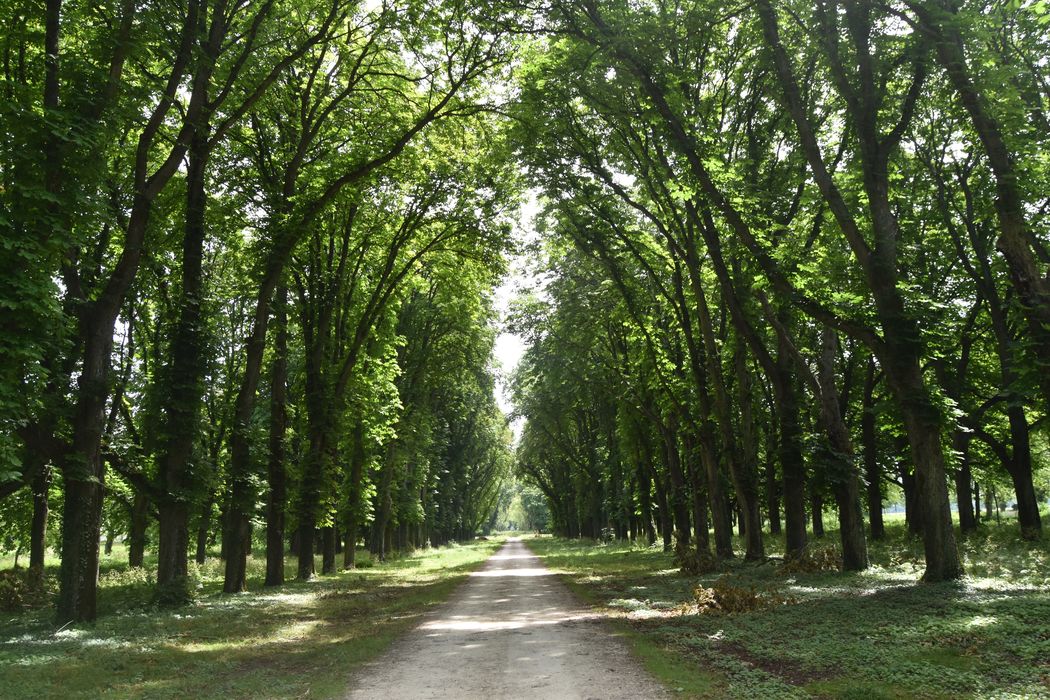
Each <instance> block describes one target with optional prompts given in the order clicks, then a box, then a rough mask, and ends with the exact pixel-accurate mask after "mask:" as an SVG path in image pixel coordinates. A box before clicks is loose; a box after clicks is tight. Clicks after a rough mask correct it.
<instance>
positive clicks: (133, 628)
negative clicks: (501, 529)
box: [0, 539, 502, 700]
mask: <svg viewBox="0 0 1050 700" xmlns="http://www.w3.org/2000/svg"><path fill="white" fill-rule="evenodd" d="M501 544H502V541H501V540H498V539H493V540H481V541H477V542H474V543H471V544H466V545H460V546H452V547H442V548H436V549H431V550H427V551H425V552H418V553H416V554H414V555H411V556H406V557H403V558H396V559H391V560H390V561H388V562H386V563H382V564H374V565H370V564H371V563H370V562H368V561H365V562H363V563H364V564H365V565H367V566H366V567H365V568H358V569H356V570H354V571H348V572H341V573H338V574H335V575H331V576H321V577H318V578H317V579H315V580H313V581H310V582H307V583H289V584H287V585H285V586H283V587H281V588H277V589H263V587H262V573H263V568H264V562H261V561H259V560H253V559H250V560H249V567H250V570H249V581H248V587H249V592H248V593H244V594H238V595H223V594H222V593H220V592H219V591H220V590H221V586H222V572H221V562H219V561H218V559H217V558H216V559H211V560H209V562H208V563H207V564H205V566H204V567H202V569H201V570H200V572H199V574H198V577H199V581H200V586H201V589H200V591H199V597H198V600H197V601H196V602H195V603H193V604H192V605H189V606H186V607H183V608H176V609H165V608H158V607H157V606H156V605H154V604H153V603H152V602H151V600H152V595H153V587H152V584H151V577H152V575H153V574H152V570H151V569H149V568H148V566H147V568H146V569H128V568H127V567H126V565H124V564H123V563H122V562H120V560H119V557H121V556H122V552H121V551H120V550H119V548H118V549H117V550H116V551H114V553H113V556H112V557H109V558H107V559H105V560H104V561H103V565H102V576H101V582H100V594H99V619H98V621H97V622H96V623H94V624H90V625H79V626H76V627H68V628H65V629H59V630H56V629H55V625H54V624H53V623H52V619H51V616H52V614H53V611H52V609H51V608H50V607H41V608H39V609H34V610H27V611H23V612H20V613H17V614H16V613H0V697H4V698H34V699H36V698H63V699H64V700H66V699H70V698H194V699H197V698H223V699H226V700H232V699H233V698H298V697H307V696H308V697H311V698H314V697H320V698H325V697H340V696H342V695H343V694H344V693H345V692H346V689H347V686H348V683H349V679H350V676H351V674H352V672H353V670H354V669H355V668H357V667H358V666H359V665H360V664H362V663H364V662H366V661H368V660H369V659H371V658H373V657H375V656H377V655H378V654H380V653H382V652H383V651H385V650H386V649H387V647H389V646H390V644H391V643H393V641H394V640H395V639H396V638H397V637H398V636H399V635H401V634H402V633H403V632H404V631H406V630H407V629H410V628H411V627H413V626H415V625H416V624H418V622H419V620H420V618H421V616H422V615H424V614H425V613H426V612H427V611H428V610H429V609H431V608H432V607H434V606H436V605H438V604H439V603H440V602H442V601H444V600H445V599H446V598H448V597H449V595H451V593H452V591H453V590H454V589H455V588H456V586H457V585H459V584H460V583H461V582H462V581H463V580H464V579H466V578H467V577H468V575H469V574H470V572H471V571H473V570H474V569H476V568H478V567H479V566H480V565H481V564H482V563H483V562H484V561H485V560H486V559H488V557H489V556H490V555H491V554H492V553H493V552H494V551H495V550H496V549H497V548H498V547H499V546H500V545H501ZM125 561H126V560H125ZM147 564H149V562H148V561H147ZM318 564H320V562H318ZM286 570H287V571H290V572H293V573H294V571H295V564H294V562H292V561H290V560H289V562H288V565H287V568H286ZM50 573H51V574H57V570H55V571H51V572H50Z"/></svg>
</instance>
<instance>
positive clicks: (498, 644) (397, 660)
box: [348, 540, 667, 700]
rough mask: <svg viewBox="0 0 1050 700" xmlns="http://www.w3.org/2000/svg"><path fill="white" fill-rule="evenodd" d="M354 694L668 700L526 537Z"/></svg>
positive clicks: (380, 663) (365, 674)
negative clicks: (547, 565) (538, 553)
mask: <svg viewBox="0 0 1050 700" xmlns="http://www.w3.org/2000/svg"><path fill="white" fill-rule="evenodd" d="M348 697H349V698H352V699H355V700H364V699H365V698H368V699H369V700H372V699H375V700H410V699H415V698H457V699H463V700H468V699H471V698H480V699H482V700H497V699H499V698H558V699H561V698H603V699H604V698H624V699H625V700H626V699H627V698H631V699H632V700H635V699H639V698H663V697H667V695H666V693H665V692H664V691H663V689H662V688H661V687H660V686H659V685H658V684H657V683H656V681H654V680H653V679H652V677H651V676H649V674H648V673H646V671H645V670H644V669H642V667H641V665H640V664H639V663H638V662H637V661H636V660H635V659H634V657H632V656H631V654H630V652H629V651H628V650H627V648H626V646H625V645H624V643H623V642H622V641H621V640H619V639H618V638H616V637H614V636H613V634H612V632H611V631H610V630H609V629H607V627H606V626H605V625H604V624H603V623H602V622H601V620H600V619H599V618H598V617H597V616H596V615H595V614H594V613H592V612H591V611H590V610H588V609H587V608H586V607H584V606H582V605H581V604H580V603H579V602H578V601H577V600H576V598H575V597H574V596H573V595H572V593H570V591H569V589H568V588H566V587H565V584H563V583H561V582H560V581H558V580H557V578H556V577H555V576H553V575H552V574H551V572H550V570H549V569H547V568H546V567H544V566H543V563H542V561H541V560H540V558H539V557H537V556H536V555H534V554H533V553H532V552H530V551H529V550H528V548H526V547H525V545H524V544H522V543H521V542H520V541H519V540H510V541H509V542H507V544H506V545H504V546H503V547H502V548H501V549H500V550H499V551H498V552H496V554H494V555H493V556H492V557H491V558H490V559H489V560H488V561H487V562H486V563H485V566H484V567H483V568H482V569H481V570H480V571H478V572H476V573H474V574H471V577H470V580H469V581H467V583H465V584H464V585H463V586H461V587H460V588H459V589H458V590H457V591H456V593H455V594H454V596H453V597H452V599H451V600H450V601H449V602H447V603H445V604H444V605H442V606H441V607H440V608H438V609H437V610H436V611H434V612H433V613H431V614H430V615H428V616H427V619H426V621H425V622H424V623H423V624H421V625H420V626H419V627H417V628H416V629H414V630H413V631H412V632H410V633H409V634H407V635H406V636H405V637H404V638H403V639H402V640H401V641H400V642H398V643H397V644H395V645H394V647H393V648H392V649H390V651H388V652H387V653H386V654H384V655H383V656H381V657H380V658H379V659H377V660H376V661H374V662H372V663H370V664H367V665H366V666H365V667H364V668H362V669H361V670H360V671H359V672H358V673H357V674H356V676H355V678H354V683H353V685H352V688H351V691H350V695H349V696H348Z"/></svg>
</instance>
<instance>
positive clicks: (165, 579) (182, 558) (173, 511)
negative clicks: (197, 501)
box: [157, 500, 189, 596]
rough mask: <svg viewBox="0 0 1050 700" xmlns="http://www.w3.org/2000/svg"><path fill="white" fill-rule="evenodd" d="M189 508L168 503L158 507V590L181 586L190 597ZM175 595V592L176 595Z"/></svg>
mask: <svg viewBox="0 0 1050 700" xmlns="http://www.w3.org/2000/svg"><path fill="white" fill-rule="evenodd" d="M187 510H188V509H187V508H186V504H185V503H182V502H180V501H173V500H165V501H163V502H161V503H158V504H157V512H158V518H157V523H158V525H159V529H158V538H157V586H158V587H161V586H178V587H179V588H181V589H182V590H183V592H184V593H185V594H186V595H187V596H188V594H189V589H188V588H187V586H188V580H187V574H188V573H189V561H188V557H187V550H188V548H189V527H188V523H189V514H188V512H187ZM173 593H174V591H173Z"/></svg>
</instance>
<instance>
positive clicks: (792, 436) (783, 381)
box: [770, 338, 807, 557]
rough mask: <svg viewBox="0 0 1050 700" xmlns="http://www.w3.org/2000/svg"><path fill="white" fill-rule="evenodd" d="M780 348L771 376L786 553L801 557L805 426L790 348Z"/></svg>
mask: <svg viewBox="0 0 1050 700" xmlns="http://www.w3.org/2000/svg"><path fill="white" fill-rule="evenodd" d="M778 342H779V343H780V345H781V347H780V348H779V349H778V351H777V357H776V373H775V375H774V376H772V377H770V380H771V381H772V382H773V385H774V393H775V395H776V403H777V418H778V423H779V425H778V431H777V432H778V433H779V435H780V443H779V445H778V454H779V455H780V467H781V471H782V472H783V475H784V532H785V537H786V548H785V555H786V556H788V557H798V556H801V555H802V554H803V553H804V552H805V551H806V538H807V536H806V467H805V463H804V461H803V457H802V427H801V425H800V424H799V406H798V388H797V386H796V384H795V379H794V362H793V360H792V359H791V357H790V351H789V350H787V348H785V347H783V343H784V340H783V339H782V338H779V339H778Z"/></svg>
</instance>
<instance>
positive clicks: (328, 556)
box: [321, 525, 337, 574]
mask: <svg viewBox="0 0 1050 700" xmlns="http://www.w3.org/2000/svg"><path fill="white" fill-rule="evenodd" d="M336 539H337V538H336V534H335V528H334V527H332V526H331V525H329V526H328V527H324V528H321V573H322V574H331V573H335V541H336Z"/></svg>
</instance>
